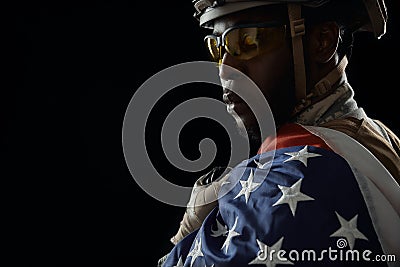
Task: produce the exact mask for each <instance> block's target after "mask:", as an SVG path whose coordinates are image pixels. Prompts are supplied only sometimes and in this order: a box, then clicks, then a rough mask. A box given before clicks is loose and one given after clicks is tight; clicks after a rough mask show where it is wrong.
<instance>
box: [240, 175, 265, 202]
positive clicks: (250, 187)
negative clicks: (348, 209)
mask: <svg viewBox="0 0 400 267" xmlns="http://www.w3.org/2000/svg"><path fill="white" fill-rule="evenodd" d="M253 179H254V175H253V170H251V171H250V175H249V177H248V178H247V181H242V180H240V181H239V182H240V184H241V185H242V189H241V190H240V192H239V193H238V194H237V195H236V197H234V198H233V199H236V198H238V197H240V196H241V195H244V197H245V199H246V204H247V202H248V201H249V197H250V193H252V192H253V191H254V190H255V189H256V188H257V186H259V185H260V184H261V183H254V182H253Z"/></svg>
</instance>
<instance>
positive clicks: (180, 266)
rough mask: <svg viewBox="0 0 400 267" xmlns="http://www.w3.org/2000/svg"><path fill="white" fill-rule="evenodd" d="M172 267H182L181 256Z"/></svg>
mask: <svg viewBox="0 0 400 267" xmlns="http://www.w3.org/2000/svg"><path fill="white" fill-rule="evenodd" d="M173 267H183V261H182V256H180V257H179V260H178V262H177V263H176V265H174V266H173Z"/></svg>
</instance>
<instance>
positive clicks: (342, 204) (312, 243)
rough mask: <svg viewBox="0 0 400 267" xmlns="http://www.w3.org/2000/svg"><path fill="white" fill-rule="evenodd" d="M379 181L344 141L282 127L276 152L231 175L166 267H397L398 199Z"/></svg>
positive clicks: (318, 131)
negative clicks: (204, 216)
mask: <svg viewBox="0 0 400 267" xmlns="http://www.w3.org/2000/svg"><path fill="white" fill-rule="evenodd" d="M374 164H377V165H376V166H375V165H374ZM372 165H374V166H372ZM385 171H386V170H385V169H384V168H382V166H381V165H379V163H378V162H377V161H376V159H375V158H374V157H373V156H372V154H370V153H369V152H368V151H366V150H365V148H363V147H362V146H361V145H359V144H358V143H356V142H354V141H353V140H352V139H350V138H348V137H347V136H345V135H344V134H341V133H339V132H336V131H333V130H330V129H325V128H320V127H308V128H307V127H302V126H300V125H298V124H290V125H287V126H285V127H284V128H282V129H281V130H280V131H279V132H278V136H277V146H276V149H274V150H269V148H268V146H264V147H262V148H261V149H260V151H259V153H258V154H257V155H256V156H254V157H253V158H250V159H248V160H245V161H243V162H241V163H240V164H238V165H237V166H236V167H235V168H234V169H233V170H232V171H231V173H230V176H229V178H228V182H227V183H225V184H224V185H223V186H222V187H221V190H220V198H219V200H218V206H217V207H216V208H215V209H214V210H213V211H212V212H211V213H210V214H209V215H208V216H207V217H206V219H205V220H204V222H203V224H202V226H201V227H200V228H199V229H198V230H196V231H194V232H192V233H191V234H189V235H188V236H186V237H185V238H184V239H183V240H182V241H180V242H179V243H178V244H177V245H176V246H175V247H174V248H173V249H172V251H171V252H170V253H169V255H168V257H167V259H166V261H165V263H164V265H163V266H164V267H172V266H186V267H188V266H190V267H192V266H196V267H197V266H201V267H204V266H206V267H210V266H216V267H220V266H221V267H222V266H253V265H254V266H268V267H274V266H285V265H294V266H398V265H399V260H400V258H399V257H400V256H399V250H400V242H399V239H400V219H399V210H398V204H399V203H397V201H398V200H399V194H398V193H399V189H398V185H397V184H396V183H395V182H394V180H393V178H392V177H391V176H390V174H388V173H387V171H386V172H385ZM372 172H374V173H372ZM377 175H379V177H376V176H377ZM391 179H392V180H391ZM393 182H394V184H393ZM230 184H233V185H234V186H233V187H232V186H231V187H230V186H229V185H230ZM396 186H397V188H396ZM389 254H390V255H393V256H394V257H395V258H393V257H392V258H390V259H391V260H394V259H395V260H396V261H388V260H385V261H377V259H378V258H377V255H378V256H382V255H383V256H385V255H386V256H387V255H389ZM381 258H382V257H381Z"/></svg>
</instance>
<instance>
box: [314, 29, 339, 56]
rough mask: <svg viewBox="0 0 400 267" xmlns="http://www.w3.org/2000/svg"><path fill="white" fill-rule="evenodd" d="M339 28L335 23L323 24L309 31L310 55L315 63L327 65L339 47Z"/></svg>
mask: <svg viewBox="0 0 400 267" xmlns="http://www.w3.org/2000/svg"><path fill="white" fill-rule="evenodd" d="M339 38H340V35H339V26H338V25H337V24H336V22H323V23H320V24H318V25H315V26H314V27H313V29H312V31H311V40H310V41H311V42H310V45H311V47H310V48H311V55H312V57H313V59H314V61H315V62H316V63H327V62H328V61H329V60H331V58H332V57H333V56H334V55H335V53H336V51H337V48H338V45H339Z"/></svg>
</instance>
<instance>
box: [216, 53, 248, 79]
mask: <svg viewBox="0 0 400 267" xmlns="http://www.w3.org/2000/svg"><path fill="white" fill-rule="evenodd" d="M240 61H241V60H238V59H236V58H235V57H234V56H231V55H230V54H229V53H227V52H225V53H224V56H223V58H222V62H221V65H220V66H219V77H220V78H221V79H223V80H226V81H229V80H237V79H239V78H240V77H241V76H243V74H241V72H244V66H243V64H242V63H241V62H240Z"/></svg>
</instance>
